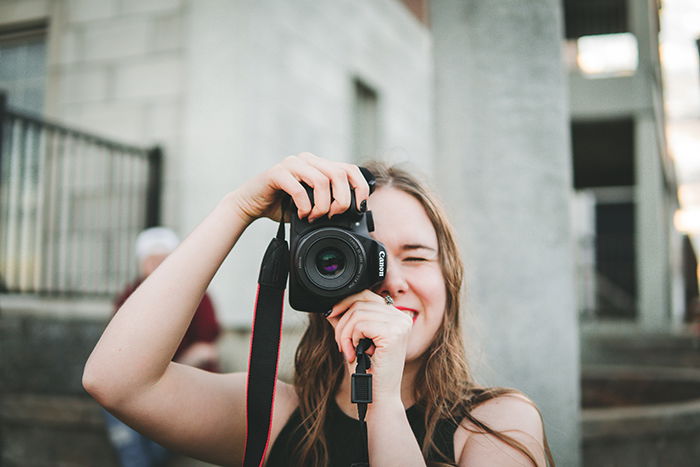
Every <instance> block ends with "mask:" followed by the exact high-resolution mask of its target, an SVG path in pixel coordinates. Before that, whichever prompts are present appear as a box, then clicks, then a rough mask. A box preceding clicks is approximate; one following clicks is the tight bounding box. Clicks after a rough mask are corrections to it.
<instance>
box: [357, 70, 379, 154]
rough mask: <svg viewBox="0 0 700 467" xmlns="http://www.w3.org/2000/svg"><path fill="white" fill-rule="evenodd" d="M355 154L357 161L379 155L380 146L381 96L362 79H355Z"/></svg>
mask: <svg viewBox="0 0 700 467" xmlns="http://www.w3.org/2000/svg"><path fill="white" fill-rule="evenodd" d="M354 86H355V108H354V115H353V132H352V136H353V152H352V153H353V156H354V157H355V159H356V160H357V161H362V160H364V159H373V158H376V157H377V150H378V146H379V98H378V96H377V92H376V91H375V90H374V89H372V88H371V87H369V86H368V85H367V84H365V83H363V82H362V81H360V80H357V79H356V80H355V81H354Z"/></svg>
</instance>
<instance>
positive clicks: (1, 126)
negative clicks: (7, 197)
mask: <svg viewBox="0 0 700 467" xmlns="http://www.w3.org/2000/svg"><path fill="white" fill-rule="evenodd" d="M6 113H7V93H6V92H5V90H3V89H0V187H2V167H3V165H4V164H3V161H2V158H3V156H4V154H5V153H4V151H3V148H4V146H3V144H4V143H5V141H4V140H3V133H5V119H6V116H5V114H6ZM0 194H2V190H0Z"/></svg>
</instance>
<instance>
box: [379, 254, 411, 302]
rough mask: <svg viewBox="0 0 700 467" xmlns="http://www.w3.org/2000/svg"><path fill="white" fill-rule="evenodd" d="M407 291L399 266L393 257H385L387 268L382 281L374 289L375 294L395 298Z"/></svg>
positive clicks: (406, 283) (406, 284)
mask: <svg viewBox="0 0 700 467" xmlns="http://www.w3.org/2000/svg"><path fill="white" fill-rule="evenodd" d="M407 290H408V282H407V281H406V277H405V276H404V274H403V271H402V270H401V264H400V263H399V262H398V261H396V260H395V259H394V258H393V256H391V255H387V268H386V275H385V276H384V280H383V281H382V282H381V283H380V284H379V285H378V286H377V287H375V292H377V293H378V294H380V295H381V296H383V297H384V296H386V295H391V297H392V298H397V297H399V296H400V295H403V294H405V293H406V291H407Z"/></svg>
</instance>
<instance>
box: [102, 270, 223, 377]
mask: <svg viewBox="0 0 700 467" xmlns="http://www.w3.org/2000/svg"><path fill="white" fill-rule="evenodd" d="M141 282H143V278H140V279H138V280H136V281H135V282H134V283H132V284H130V285H129V286H127V287H126V289H125V290H124V291H123V292H122V293H121V294H120V295H119V296H118V298H117V299H116V300H115V301H114V313H116V312H117V310H119V308H120V307H121V306H122V305H123V304H124V302H125V301H126V299H127V298H129V295H131V294H132V293H133V292H134V290H136V288H137V287H138V286H139V285H141ZM220 333H221V326H220V325H219V322H218V321H217V319H216V313H215V311H214V305H213V304H212V302H211V299H210V298H209V295H207V294H206V292H205V293H204V296H203V297H202V301H201V302H200V303H199V306H198V307H197V311H196V312H195V314H194V317H193V318H192V322H191V323H190V327H188V328H187V331H186V332H185V335H184V337H183V338H182V341H181V342H180V346H179V347H178V348H177V350H176V351H175V355H174V356H173V360H177V359H178V357H179V356H180V355H181V354H182V352H184V351H185V350H186V349H187V348H188V347H189V346H191V345H192V344H194V343H197V342H214V341H216V339H217V338H218V337H219V334H220ZM203 369H204V370H207V371H213V372H217V373H218V372H219V371H220V369H219V367H218V365H208V366H207V367H205V368H203Z"/></svg>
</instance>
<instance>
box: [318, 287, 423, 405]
mask: <svg viewBox="0 0 700 467" xmlns="http://www.w3.org/2000/svg"><path fill="white" fill-rule="evenodd" d="M327 319H328V321H329V322H330V323H331V325H333V327H334V328H335V340H336V342H337V343H338V349H339V350H340V351H341V352H343V355H344V356H345V361H346V362H347V363H348V370H349V371H350V373H351V374H352V373H354V365H352V364H353V363H354V362H355V358H356V357H355V347H357V344H358V343H359V342H360V339H363V338H368V339H372V342H373V344H374V346H372V347H370V348H369V350H368V351H367V352H366V353H367V354H368V355H371V356H372V366H371V368H370V371H369V372H370V373H372V375H373V376H372V393H373V399H374V400H375V402H380V401H381V400H383V399H385V398H386V399H391V398H393V399H394V400H395V399H396V398H398V399H399V400H400V398H401V378H402V376H403V368H404V362H405V359H406V348H407V346H408V337H409V334H410V332H411V327H412V326H413V320H412V319H411V317H410V316H408V315H407V314H406V313H404V312H403V311H401V310H399V309H397V308H395V307H394V306H392V305H388V304H387V303H386V301H385V299H384V297H382V296H381V295H377V294H376V293H374V292H372V291H370V290H363V291H362V292H359V293H356V294H354V295H350V296H349V297H346V298H345V299H343V300H342V301H340V302H338V303H337V304H335V305H334V306H333V308H332V309H331V313H330V314H329V315H328V316H327Z"/></svg>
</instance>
